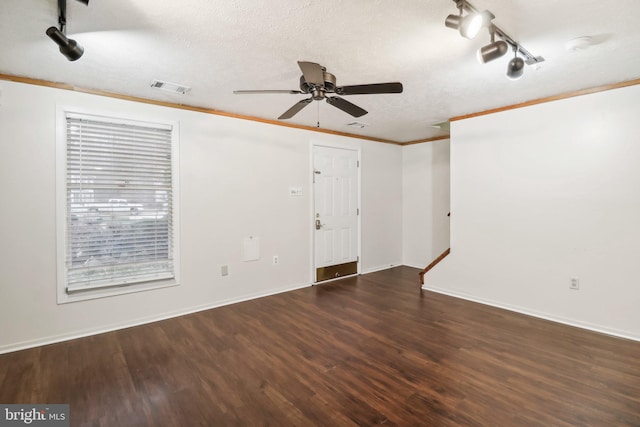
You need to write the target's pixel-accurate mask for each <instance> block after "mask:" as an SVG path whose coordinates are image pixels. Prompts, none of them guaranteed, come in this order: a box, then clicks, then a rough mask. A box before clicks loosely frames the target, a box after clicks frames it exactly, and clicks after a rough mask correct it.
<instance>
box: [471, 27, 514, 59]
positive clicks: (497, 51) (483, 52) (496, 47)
mask: <svg viewBox="0 0 640 427" xmlns="http://www.w3.org/2000/svg"><path fill="white" fill-rule="evenodd" d="M495 40H496V33H495V32H493V31H491V43H489V44H488V45H486V46H482V47H481V48H480V49H478V61H480V63H481V64H486V63H487V62H490V61H493V60H494V59H498V58H500V57H501V56H503V55H504V54H505V53H507V51H508V50H509V45H508V44H507V42H505V41H504V40H498V41H495Z"/></svg>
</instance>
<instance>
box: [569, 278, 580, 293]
mask: <svg viewBox="0 0 640 427" xmlns="http://www.w3.org/2000/svg"><path fill="white" fill-rule="evenodd" d="M569 289H573V290H576V291H577V290H579V289H580V281H579V280H578V278H577V277H572V278H571V283H570V284H569Z"/></svg>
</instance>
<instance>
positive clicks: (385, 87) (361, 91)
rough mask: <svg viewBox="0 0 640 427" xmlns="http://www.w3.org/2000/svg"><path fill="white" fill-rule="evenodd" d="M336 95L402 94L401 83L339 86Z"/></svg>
mask: <svg viewBox="0 0 640 427" xmlns="http://www.w3.org/2000/svg"><path fill="white" fill-rule="evenodd" d="M336 93H337V94H338V95H369V94H376V93H402V83H399V82H394V83H372V84H368V85H352V86H341V87H337V88H336Z"/></svg>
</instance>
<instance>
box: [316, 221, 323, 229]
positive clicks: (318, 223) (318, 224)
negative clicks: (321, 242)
mask: <svg viewBox="0 0 640 427" xmlns="http://www.w3.org/2000/svg"><path fill="white" fill-rule="evenodd" d="M320 227H322V224H320V220H319V219H316V230H320Z"/></svg>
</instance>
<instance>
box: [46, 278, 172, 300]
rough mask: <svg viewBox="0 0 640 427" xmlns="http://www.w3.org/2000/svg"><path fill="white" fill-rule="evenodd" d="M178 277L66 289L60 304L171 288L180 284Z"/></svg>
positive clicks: (61, 294)
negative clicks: (72, 289)
mask: <svg viewBox="0 0 640 427" xmlns="http://www.w3.org/2000/svg"><path fill="white" fill-rule="evenodd" d="M178 285H179V283H178V281H177V280H176V279H167V280H156V281H152V282H144V283H136V284H128V285H122V286H114V287H110V288H99V289H91V290H86V291H76V292H73V293H70V294H69V293H67V292H66V290H60V291H59V292H58V304H59V305H60V304H67V303H71V302H78V301H86V300H90V299H97V298H107V297H112V296H117V295H125V294H132V293H135V292H144V291H150V290H155V289H162V288H169V287H173V286H178Z"/></svg>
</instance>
